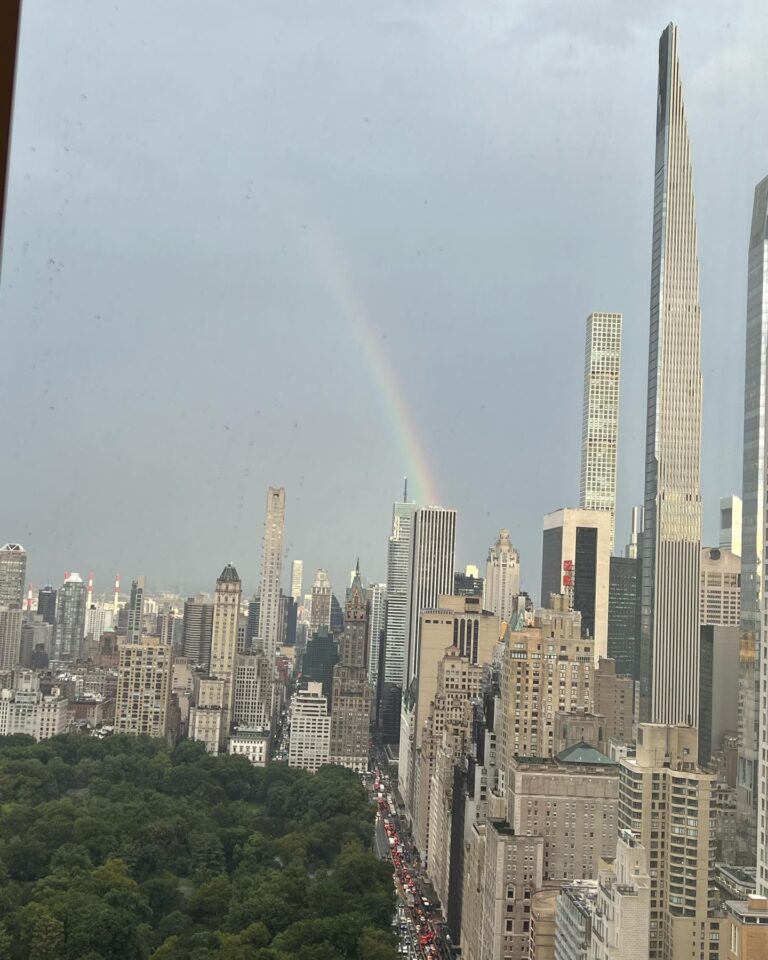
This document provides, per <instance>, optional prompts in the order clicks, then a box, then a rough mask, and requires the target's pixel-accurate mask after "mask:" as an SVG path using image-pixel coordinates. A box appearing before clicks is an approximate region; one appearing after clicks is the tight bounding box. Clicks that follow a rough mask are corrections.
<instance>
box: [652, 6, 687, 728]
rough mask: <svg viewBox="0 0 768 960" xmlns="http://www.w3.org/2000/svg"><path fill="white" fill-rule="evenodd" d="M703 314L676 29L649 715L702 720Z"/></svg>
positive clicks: (663, 266)
mask: <svg viewBox="0 0 768 960" xmlns="http://www.w3.org/2000/svg"><path fill="white" fill-rule="evenodd" d="M700 331H701V310H700V307H699V261H698V255H697V241H696V218H695V208H694V198H693V177H692V171H691V159H690V146H689V143H688V127H687V124H686V119H685V109H684V106H683V94H682V86H681V83H680V64H679V61H678V56H677V27H675V26H674V24H670V25H669V26H668V27H667V28H666V30H665V31H664V32H663V33H662V35H661V40H660V41H659V87H658V108H657V116H656V160H655V184H654V210H653V249H652V261H651V317H650V340H649V353H648V418H647V430H646V455H645V528H644V533H643V540H642V607H641V669H640V715H641V719H642V720H644V721H652V722H654V723H669V724H676V723H683V724H696V723H697V722H698V709H699V559H700V551H701V479H700V473H701V395H702V381H701V346H700Z"/></svg>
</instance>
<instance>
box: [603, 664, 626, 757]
mask: <svg viewBox="0 0 768 960" xmlns="http://www.w3.org/2000/svg"><path fill="white" fill-rule="evenodd" d="M594 694H595V699H594V703H595V707H594V709H595V713H597V714H600V715H601V716H603V717H605V737H606V741H607V742H608V743H610V742H611V740H618V741H620V742H621V743H632V742H633V741H634V739H635V734H634V728H633V724H634V695H635V691H634V682H633V680H632V677H622V676H617V674H616V661H615V660H606V659H604V658H602V657H601V658H600V660H599V661H598V664H597V671H596V672H595V684H594ZM605 752H606V753H607V752H608V751H607V750H606V751H605Z"/></svg>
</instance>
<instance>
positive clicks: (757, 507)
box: [738, 177, 768, 895]
mask: <svg viewBox="0 0 768 960" xmlns="http://www.w3.org/2000/svg"><path fill="white" fill-rule="evenodd" d="M746 326H747V339H746V363H745V373H744V459H743V471H742V476H743V486H742V497H741V499H742V510H743V512H742V532H741V588H742V590H741V630H742V639H741V657H740V679H739V683H740V686H741V693H740V697H739V699H740V702H741V705H742V707H741V710H742V713H741V716H740V718H739V760H738V794H739V807H740V809H741V810H742V813H743V815H744V818H745V820H746V821H747V822H748V823H749V829H750V830H751V831H752V832H753V833H755V834H756V835H757V837H758V844H757V847H758V852H757V861H758V890H759V892H760V893H762V894H764V895H766V894H768V840H766V837H768V824H766V822H765V815H764V814H763V815H762V816H761V817H760V821H759V824H758V817H757V811H758V806H759V805H762V808H763V809H764V808H765V805H766V803H768V763H766V762H761V760H760V749H759V744H760V743H761V742H762V743H763V744H765V743H767V742H768V714H766V711H765V710H762V711H761V709H760V683H761V681H760V668H759V667H760V662H761V660H762V662H765V661H766V658H768V631H766V630H765V628H764V626H763V616H764V614H765V613H766V612H768V610H767V609H766V590H765V573H766V571H765V559H764V558H765V542H766V541H765V530H766V524H767V523H768V513H766V507H767V506H768V505H767V503H766V483H768V474H767V473H766V457H767V456H768V447H766V442H765V439H766V430H767V429H768V394H767V393H766V383H768V347H766V344H768V177H765V178H764V179H763V180H761V181H760V183H758V184H757V186H756V187H755V196H754V204H753V207H752V223H751V228H750V234H749V260H748V273H747V324H746ZM767 693H768V690H764V691H763V695H766V694H767ZM758 800H759V803H758Z"/></svg>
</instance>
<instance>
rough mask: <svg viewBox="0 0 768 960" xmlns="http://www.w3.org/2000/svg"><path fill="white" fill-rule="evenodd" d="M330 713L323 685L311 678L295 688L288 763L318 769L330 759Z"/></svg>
mask: <svg viewBox="0 0 768 960" xmlns="http://www.w3.org/2000/svg"><path fill="white" fill-rule="evenodd" d="M330 750H331V717H330V714H329V713H328V701H327V699H326V697H325V696H324V695H323V685H322V684H321V683H316V682H314V681H311V680H310V681H309V683H307V686H306V689H304V690H297V692H296V694H295V695H294V698H293V704H292V705H291V735H290V739H289V742H288V766H289V767H300V768H301V769H302V770H309V772H310V773H317V771H318V770H319V769H320V767H322V766H324V765H325V764H327V763H328V762H329V757H330Z"/></svg>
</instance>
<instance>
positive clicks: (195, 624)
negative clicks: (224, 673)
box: [182, 594, 213, 670]
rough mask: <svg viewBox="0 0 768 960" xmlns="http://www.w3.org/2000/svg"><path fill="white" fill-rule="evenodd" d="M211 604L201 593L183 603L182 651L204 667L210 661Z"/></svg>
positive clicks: (208, 664) (193, 661) (206, 667)
mask: <svg viewBox="0 0 768 960" xmlns="http://www.w3.org/2000/svg"><path fill="white" fill-rule="evenodd" d="M212 630H213V604H212V603H211V601H210V599H208V598H206V597H205V596H203V595H202V594H198V596H196V597H190V598H189V599H188V600H186V601H185V603H184V626H183V632H182V653H183V655H184V656H185V657H187V659H188V660H189V661H190V662H191V663H195V664H197V665H198V666H201V667H204V668H205V669H206V670H208V668H209V667H210V663H211V633H212Z"/></svg>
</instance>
